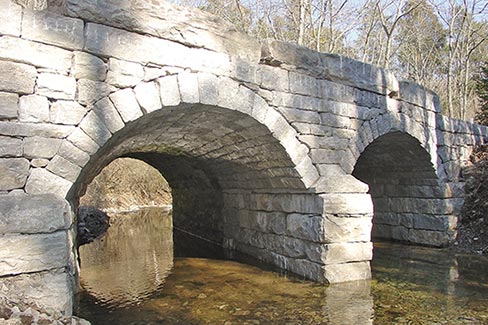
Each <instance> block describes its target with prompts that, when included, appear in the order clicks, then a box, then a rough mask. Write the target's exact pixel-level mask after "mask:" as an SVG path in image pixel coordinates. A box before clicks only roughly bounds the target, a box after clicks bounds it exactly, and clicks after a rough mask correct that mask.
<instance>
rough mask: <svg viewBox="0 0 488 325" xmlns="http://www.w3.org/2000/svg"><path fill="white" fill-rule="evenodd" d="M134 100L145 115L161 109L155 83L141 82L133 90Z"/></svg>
mask: <svg viewBox="0 0 488 325" xmlns="http://www.w3.org/2000/svg"><path fill="white" fill-rule="evenodd" d="M134 92H135V94H136V99H137V101H138V102H139V105H141V107H142V109H143V110H144V111H145V112H146V113H150V112H153V111H156V110H158V109H161V108H162V105H161V100H160V99H159V89H158V87H157V85H156V83H155V82H143V83H140V84H139V85H137V86H136V87H135V88H134Z"/></svg>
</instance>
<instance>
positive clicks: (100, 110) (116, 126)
mask: <svg viewBox="0 0 488 325" xmlns="http://www.w3.org/2000/svg"><path fill="white" fill-rule="evenodd" d="M93 111H94V112H95V114H97V115H98V117H99V118H100V119H101V120H102V121H103V123H104V124H105V125H106V126H107V128H108V129H109V130H110V132H112V133H115V132H117V131H118V130H120V129H122V128H123V127H124V126H125V123H124V121H122V118H121V117H120V115H119V112H117V109H116V108H115V106H114V104H112V102H111V101H110V99H109V98H108V97H105V98H103V99H101V100H99V101H98V102H97V103H96V104H95V106H94V107H93Z"/></svg>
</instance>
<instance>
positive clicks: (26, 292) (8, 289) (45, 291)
mask: <svg viewBox="0 0 488 325" xmlns="http://www.w3.org/2000/svg"><path fill="white" fill-rule="evenodd" d="M0 294H1V295H3V296H5V297H9V300H11V301H12V302H15V303H16V305H17V306H25V308H27V306H29V307H33V308H35V309H36V310H39V311H42V312H45V313H47V314H50V315H70V314H71V313H72V310H73V299H72V295H73V289H72V285H71V276H70V275H69V274H67V273H65V272H64V268H61V269H60V270H57V271H52V272H41V273H31V274H22V275H18V276H13V277H4V278H0Z"/></svg>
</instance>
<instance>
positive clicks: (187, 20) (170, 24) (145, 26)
mask: <svg viewBox="0 0 488 325" xmlns="http://www.w3.org/2000/svg"><path fill="white" fill-rule="evenodd" d="M66 6H67V8H68V10H69V12H70V14H71V15H74V16H76V17H80V18H83V19H86V20H88V21H97V22H100V23H102V24H104V25H111V26H114V27H119V28H122V29H126V30H133V31H137V32H139V33H141V34H150V35H154V36H156V37H160V38H164V39H168V40H172V41H175V42H177V43H181V44H187V45H188V46H190V47H193V48H205V49H209V50H211V51H214V52H224V53H227V54H229V55H230V56H232V57H239V58H243V59H244V60H245V61H249V62H252V63H256V64H257V63H258V62H259V57H260V52H261V48H260V44H259V42H257V41H256V40H255V39H253V38H252V37H250V36H249V35H246V34H244V33H241V32H238V31H236V29H235V27H234V26H233V25H232V24H229V23H228V22H226V21H224V20H222V19H220V18H218V17H215V16H213V15H210V14H208V13H205V12H203V11H200V10H197V9H192V8H184V9H183V8H181V7H178V6H175V5H173V4H171V3H169V2H164V1H158V2H148V1H143V0H136V1H132V2H131V6H120V5H119V4H117V3H111V2H110V3H104V4H103V5H102V4H101V3H99V2H98V1H92V0H89V1H83V2H79V1H74V0H73V1H71V0H70V1H67V2H66ZM133 8H137V10H133ZM111 17H117V19H111ZM174 28H177V30H178V32H177V33H175V29H174Z"/></svg>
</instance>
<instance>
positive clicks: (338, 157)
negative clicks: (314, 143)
mask: <svg viewBox="0 0 488 325" xmlns="http://www.w3.org/2000/svg"><path fill="white" fill-rule="evenodd" d="M344 156H345V151H344V150H332V149H312V150H310V158H311V159H312V161H313V162H314V163H317V164H338V163H340V162H342V160H343V159H344Z"/></svg>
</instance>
